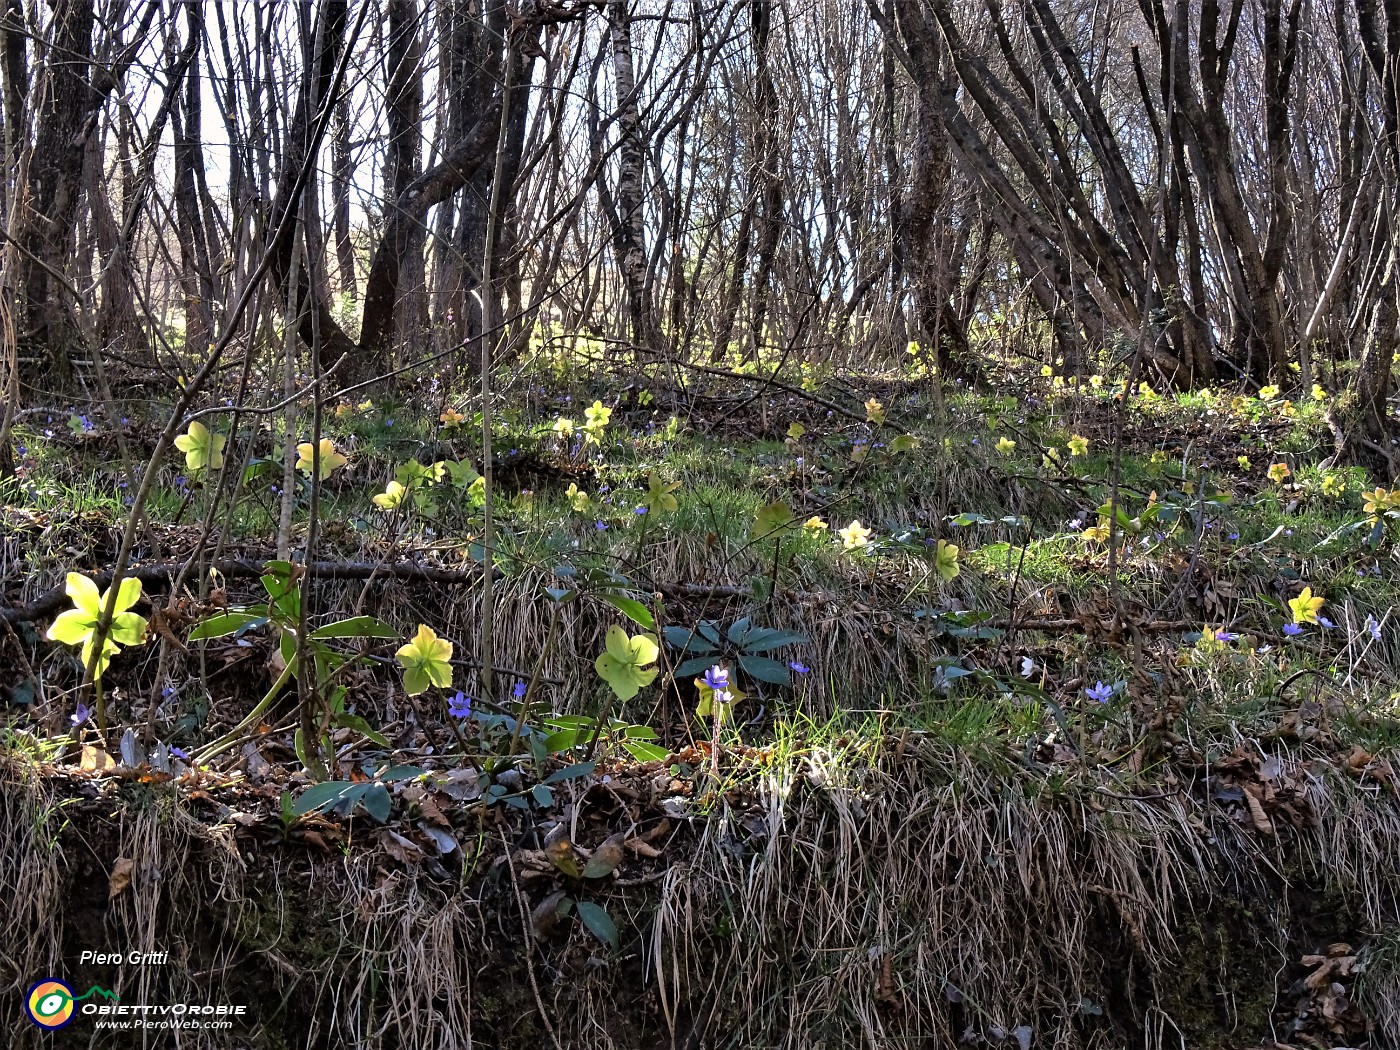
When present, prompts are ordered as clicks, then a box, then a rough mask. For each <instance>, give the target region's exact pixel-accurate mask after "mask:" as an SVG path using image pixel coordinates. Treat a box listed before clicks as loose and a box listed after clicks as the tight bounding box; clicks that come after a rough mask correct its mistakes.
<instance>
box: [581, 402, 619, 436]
mask: <svg viewBox="0 0 1400 1050" xmlns="http://www.w3.org/2000/svg"><path fill="white" fill-rule="evenodd" d="M612 412H613V410H612V409H610V408H608V407H607V406H606V405H604V404H603V402H601V401H595V402H593V404H591V405H589V406H588V407H587V408H585V409H584V410H583V418H584V424H583V425H584V429H585V430H602V429H603V428H604V427H605V426H607V425H608V423H609V422H611V421H612Z"/></svg>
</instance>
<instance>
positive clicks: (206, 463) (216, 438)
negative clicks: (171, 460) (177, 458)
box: [175, 419, 228, 472]
mask: <svg viewBox="0 0 1400 1050" xmlns="http://www.w3.org/2000/svg"><path fill="white" fill-rule="evenodd" d="M227 440H228V439H227V438H225V437H224V436H223V435H222V434H211V433H209V430H208V428H206V427H205V425H204V424H203V423H201V422H200V421H199V420H197V419H196V420H195V421H194V422H192V423H191V424H190V426H189V429H188V430H187V431H185V433H183V434H181V435H180V436H179V437H177V438H176V439H175V447H176V448H178V449H179V450H180V451H181V452H183V453H184V454H185V468H186V469H187V470H190V471H192V472H193V471H203V470H218V469H219V468H220V467H222V466H223V465H224V443H225V442H226V441H227Z"/></svg>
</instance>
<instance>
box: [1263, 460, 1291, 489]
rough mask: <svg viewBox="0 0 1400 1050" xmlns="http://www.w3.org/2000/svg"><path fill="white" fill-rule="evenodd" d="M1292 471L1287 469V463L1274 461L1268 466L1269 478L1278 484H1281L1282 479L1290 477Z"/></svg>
mask: <svg viewBox="0 0 1400 1050" xmlns="http://www.w3.org/2000/svg"><path fill="white" fill-rule="evenodd" d="M1292 476H1293V471H1291V470H1289V469H1288V464H1287V463H1275V464H1273V466H1271V467H1269V480H1270V481H1273V482H1276V483H1278V484H1280V485H1281V484H1283V479H1284V478H1288V477H1292Z"/></svg>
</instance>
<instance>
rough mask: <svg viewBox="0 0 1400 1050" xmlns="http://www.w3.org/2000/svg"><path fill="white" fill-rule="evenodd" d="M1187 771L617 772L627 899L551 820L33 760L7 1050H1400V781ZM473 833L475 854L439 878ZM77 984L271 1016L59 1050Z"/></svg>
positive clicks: (146, 1000) (1008, 767) (12, 898)
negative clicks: (556, 1049) (327, 817)
mask: <svg viewBox="0 0 1400 1050" xmlns="http://www.w3.org/2000/svg"><path fill="white" fill-rule="evenodd" d="M871 754H878V757H877V758H876V759H875V760H873V761H872V760H871V759H870V757H869V755H871ZM1163 768H1164V769H1175V770H1176V772H1167V773H1165V774H1164V776H1163V779H1162V785H1161V789H1160V790H1159V791H1156V792H1153V793H1151V794H1150V795H1148V794H1143V795H1139V796H1134V795H1132V794H1129V793H1127V792H1126V791H1124V790H1123V789H1122V788H1121V787H1118V786H1115V785H1116V782H1115V781H1113V780H1112V779H1111V777H1110V776H1108V775H1106V774H1104V773H1102V772H1095V771H1092V770H1085V769H1081V768H1080V767H1079V766H1078V765H1076V764H1073V763H1056V762H1055V761H1054V759H1053V756H1036V755H1026V756H1010V755H1001V756H991V755H987V754H983V755H981V756H980V757H979V759H978V760H976V761H974V760H973V758H972V757H970V756H969V754H967V753H966V752H962V751H958V750H955V749H952V748H949V747H948V746H947V745H944V744H941V743H939V742H937V741H934V740H932V739H927V740H926V739H922V738H910V737H906V738H904V739H903V740H900V741H886V742H884V743H883V745H881V746H879V747H878V748H876V747H874V746H873V745H872V746H870V747H868V748H867V749H866V755H865V758H864V760H862V757H861V755H859V754H855V753H854V752H851V753H847V754H846V755H845V756H844V757H842V758H840V759H839V760H838V759H837V758H834V757H832V756H831V755H829V754H825V753H820V752H809V753H807V754H806V755H805V756H804V757H803V758H801V759H798V760H793V761H791V762H789V763H786V764H784V765H783V766H782V767H781V768H771V769H768V768H764V767H762V766H761V765H758V764H755V766H754V768H753V769H751V770H750V772H749V773H747V774H745V775H744V777H743V778H741V779H740V780H737V781H736V782H735V783H736V785H737V786H733V787H732V788H731V790H729V791H728V793H727V794H726V795H725V796H724V797H723V798H722V799H720V800H711V801H710V802H709V803H708V804H707V803H706V800H704V799H695V798H687V797H686V794H687V790H686V788H685V786H682V785H678V784H677V783H676V782H674V781H672V780H671V779H670V777H669V776H668V775H666V774H665V773H662V772H660V771H659V770H657V769H655V768H650V769H648V768H645V767H635V768H632V769H629V770H616V771H613V772H612V773H611V774H610V780H609V782H608V783H606V784H603V783H594V784H592V785H591V786H587V787H586V789H585V786H584V785H582V784H578V785H575V790H574V791H573V792H572V797H570V798H567V799H565V798H563V797H562V796H561V799H560V802H559V805H558V806H557V807H556V809H555V810H554V811H553V812H552V813H551V814H550V815H551V816H552V817H553V818H555V819H559V818H560V817H561V813H562V816H563V819H564V820H565V821H566V822H567V823H568V825H569V826H570V827H571V828H572V829H573V836H574V839H575V840H576V841H577V843H578V844H579V845H580V846H581V847H587V848H593V849H595V850H597V849H598V847H599V846H600V844H601V843H603V842H604V841H605V840H606V839H607V838H608V836H609V835H611V834H613V833H615V832H622V833H624V834H623V835H622V836H621V839H620V840H617V841H620V842H622V843H623V847H622V848H623V853H622V858H623V859H622V863H621V865H620V866H619V867H617V869H616V870H615V871H614V872H612V873H610V874H609V875H607V876H606V877H604V878H599V879H570V878H567V877H565V876H564V875H562V874H560V872H559V871H558V870H557V868H556V867H555V866H554V865H552V864H551V863H550V860H549V857H548V856H547V853H546V851H545V850H544V849H543V847H544V841H543V835H544V833H545V831H547V829H548V824H547V823H545V824H539V825H537V824H536V823H535V821H536V820H537V819H539V815H538V814H528V813H525V812H522V811H518V810H500V809H499V808H497V809H493V810H485V811H484V810H482V809H481V808H480V807H479V806H478V805H477V804H476V803H474V802H467V803H463V802H459V801H455V800H453V799H451V798H450V797H448V796H445V795H442V796H439V797H433V796H431V795H429V796H428V797H427V798H426V801H425V798H424V797H422V796H417V797H412V796H411V795H410V797H404V796H402V795H401V796H400V797H399V799H398V800H397V801H396V805H395V810H394V815H393V816H392V817H391V819H390V823H389V826H388V828H380V827H379V826H377V825H374V824H373V823H372V822H370V821H368V820H365V819H358V820H356V821H354V822H353V824H352V825H351V826H349V827H346V826H344V825H340V824H336V823H333V822H325V823H322V824H319V825H315V824H313V825H310V826H303V827H298V828H294V829H291V830H290V831H288V830H287V829H286V828H285V827H284V826H283V824H282V822H281V821H280V819H279V817H278V800H277V799H276V798H269V797H265V796H260V795H259V794H257V793H256V792H252V791H250V790H249V789H248V788H247V786H246V785H244V786H242V787H240V786H238V785H228V786H222V787H220V786H214V785H210V784H205V785H202V786H199V785H193V784H189V783H183V782H182V783H173V784H151V783H142V782H140V780H139V779H138V778H134V777H127V778H120V777H107V778H103V779H96V778H82V777H78V776H73V775H67V774H64V773H61V772H60V771H55V770H54V769H53V768H52V767H50V768H48V769H47V770H42V769H40V768H39V767H35V766H33V765H32V764H28V763H27V762H26V761H25V760H21V759H14V760H12V761H7V762H6V764H5V765H4V766H3V779H0V792H3V795H0V850H3V853H0V894H3V899H4V900H5V901H6V902H7V903H6V908H5V909H4V912H3V914H2V915H0V933H3V938H0V944H3V946H4V948H3V951H0V1003H3V1005H0V1041H3V1042H4V1043H5V1044H6V1045H8V1046H14V1047H32V1046H61V1047H67V1046H93V1047H140V1046H166V1045H170V1046H174V1045H179V1046H180V1047H183V1048H205V1047H209V1048H213V1047H218V1048H229V1047H254V1048H260V1050H261V1048H282V1047H298V1048H299V1047H366V1048H399V1047H403V1048H415V1050H417V1048H422V1050H428V1048H460V1047H471V1046H480V1047H491V1048H495V1047H500V1048H506V1047H522V1048H523V1047H529V1048H535V1047H541V1046H544V1047H548V1046H551V1045H558V1046H561V1047H568V1048H571V1050H572V1048H579V1050H587V1048H595V1047H596V1048H605V1047H618V1048H637V1050H641V1048H650V1047H661V1046H673V1045H674V1046H676V1047H687V1048H692V1050H699V1048H701V1047H791V1048H799V1047H801V1048H818V1047H821V1048H829V1050H835V1048H838V1047H839V1048H847V1047H872V1048H873V1047H944V1046H955V1045H958V1044H960V1043H964V1042H965V1043H968V1044H973V1045H984V1046H1006V1047H1024V1046H1035V1047H1052V1046H1053V1047H1093V1048H1109V1047H1127V1046H1133V1047H1141V1046H1147V1047H1169V1046H1170V1047H1180V1046H1183V1045H1185V1046H1189V1047H1193V1048H1198V1047H1255V1046H1260V1045H1265V1046H1269V1045H1273V1043H1274V1042H1275V1041H1276V1042H1278V1043H1281V1044H1284V1045H1293V1046H1299V1047H1304V1046H1306V1047H1316V1046H1326V1047H1335V1046H1376V1047H1396V1046H1400V1007H1397V1005H1396V1003H1397V1002H1400V980H1397V977H1396V973H1397V971H1398V970H1400V967H1397V964H1396V961H1397V950H1396V949H1397V945H1400V926H1397V917H1398V914H1400V913H1397V900H1400V894H1397V887H1400V855H1398V854H1400V806H1397V804H1396V801H1395V798H1394V794H1393V792H1392V791H1391V790H1390V788H1389V786H1388V777H1389V771H1388V768H1381V767H1377V768H1376V769H1372V770H1369V771H1350V772H1348V771H1345V770H1341V771H1339V770H1338V769H1337V768H1335V767H1334V766H1333V765H1331V764H1329V763H1326V762H1324V761H1322V760H1321V759H1320V758H1318V757H1316V756H1314V757H1312V758H1308V757H1302V756H1298V755H1290V756H1284V757H1281V758H1277V759H1267V760H1265V759H1262V758H1261V756H1259V755H1257V754H1256V753H1252V752H1250V751H1249V750H1247V749H1245V748H1243V747H1242V748H1241V749H1240V750H1239V751H1238V752H1236V753H1235V754H1233V755H1231V756H1225V757H1223V758H1217V760H1216V761H1213V762H1212V763H1211V764H1210V765H1209V766H1200V767H1199V768H1195V767H1194V766H1193V763H1192V762H1191V761H1186V760H1183V758H1182V756H1180V755H1178V756H1176V759H1175V760H1174V761H1168V762H1166V763H1164V766H1163ZM41 773H43V775H40V774H41ZM434 810H436V811H437V812H436V815H434V813H433V811H434ZM702 812H704V813H706V815H703V816H702V815H701V814H702ZM439 818H440V819H439ZM429 827H432V828H434V829H435V831H436V832H438V833H439V834H437V835H430V834H429V833H428V831H427V830H426V829H427V828H429ZM443 834H446V835H447V836H450V838H451V839H452V840H453V841H455V842H456V843H457V845H456V846H455V847H453V848H451V849H449V850H448V852H446V853H442V852H441V851H440V850H434V849H432V848H430V845H431V843H432V842H439V843H441V842H442V841H443V838H442V835H443ZM449 845H450V843H449ZM561 890H562V891H564V893H565V894H566V895H567V896H568V897H570V898H571V899H576V900H578V901H580V902H584V903H592V904H597V905H600V906H602V907H604V908H606V910H607V912H608V913H609V915H610V916H611V918H612V919H613V920H614V921H615V923H616V925H617V928H618V930H619V945H618V947H617V948H616V949H612V948H608V947H606V946H604V945H603V944H602V943H601V942H600V941H599V940H598V939H597V938H595V937H594V936H593V935H592V934H591V933H590V932H589V931H588V930H587V929H586V928H585V927H584V925H583V924H582V923H580V922H579V921H578V920H577V919H576V918H575V917H574V915H573V914H568V915H561V914H560V912H559V910H558V909H557V908H556V907H555V906H554V904H552V903H549V901H550V897H551V895H552V894H554V893H556V892H558V891H561ZM109 897H110V899H109ZM85 951H86V952H92V953H101V954H108V953H122V954H123V956H125V955H126V953H129V952H133V951H135V952H139V953H145V954H147V955H148V957H149V958H148V961H147V962H145V964H141V963H137V964H135V965H130V964H128V963H127V962H126V961H125V959H123V961H122V963H121V964H118V965H113V964H112V963H111V962H110V961H103V962H100V963H99V962H96V961H92V960H91V957H89V961H82V960H83V956H82V953H83V952H85ZM163 953H168V956H165V955H163ZM46 977H53V978H56V979H58V980H60V981H64V982H66V983H68V984H69V985H70V986H71V987H72V988H73V991H74V994H76V995H82V994H84V993H87V992H88V991H89V989H90V988H92V987H93V986H97V987H99V988H102V989H105V990H109V991H111V992H113V993H115V995H116V996H117V997H118V1004H119V1005H122V1006H125V1007H128V1008H131V1007H136V1006H144V1007H147V1008H153V1007H159V1006H162V1005H171V1004H177V1003H182V1004H195V1005H198V1006H205V1005H209V1006H213V1007H215V1008H217V1007H218V1006H220V1005H224V1006H239V1005H241V1006H244V1007H246V1011H245V1013H244V1014H243V1015H242V1016H241V1017H238V1018H237V1019H236V1020H235V1021H234V1024H233V1027H232V1028H231V1029H218V1030H212V1029H203V1030H198V1029H185V1030H181V1031H180V1033H179V1039H178V1043H177V1042H176V1040H175V1037H174V1036H172V1034H171V1033H170V1032H169V1031H164V1030H159V1029H146V1030H144V1031H140V1030H132V1031H127V1032H113V1031H109V1030H102V1031H98V1030H97V1029H96V1027H95V1026H96V1024H97V1023H98V1021H97V1019H96V1018H97V1017H98V1016H100V1015H95V1014H93V1013H91V1012H88V1013H84V1010H85V1009H87V1008H88V1007H90V1006H97V1008H98V1009H101V1008H102V1007H103V1006H108V1007H109V1008H110V1006H111V1000H110V999H109V998H108V997H106V996H105V995H103V994H101V993H97V994H95V995H92V996H90V997H89V998H87V999H84V1000H82V1001H80V1002H78V1003H77V1004H75V1010H76V1017H75V1020H74V1022H73V1023H72V1024H71V1025H70V1026H69V1027H67V1028H65V1029H63V1030H62V1031H60V1032H58V1033H56V1034H52V1035H50V1034H41V1033H40V1031H39V1030H38V1029H37V1028H35V1027H33V1026H32V1025H31V1024H30V1023H29V1022H28V1021H27V1020H26V1019H25V1016H24V1011H23V1004H24V993H25V991H26V989H28V988H29V986H30V985H31V984H33V983H34V982H36V981H39V980H40V979H42V978H46ZM128 1016H143V1017H145V1018H146V1019H147V1020H152V1021H154V1020H160V1019H162V1018H165V1017H168V1016H169V1015H168V1014H162V1013H161V1012H159V1011H158V1010H155V1009H147V1010H146V1011H144V1012H143V1013H142V1014H139V1015H128ZM186 1016H187V1018H188V1016H189V1015H186Z"/></svg>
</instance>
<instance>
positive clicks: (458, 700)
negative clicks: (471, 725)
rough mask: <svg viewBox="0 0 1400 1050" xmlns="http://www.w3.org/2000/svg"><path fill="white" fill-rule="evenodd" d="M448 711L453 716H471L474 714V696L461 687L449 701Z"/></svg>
mask: <svg viewBox="0 0 1400 1050" xmlns="http://www.w3.org/2000/svg"><path fill="white" fill-rule="evenodd" d="M447 713H448V714H449V715H451V716H452V717H453V718H470V717H471V716H472V698H471V697H469V696H468V695H467V694H466V693H464V692H462V691H461V690H460V689H459V690H457V695H456V696H454V697H453V698H452V699H451V700H449V701H447Z"/></svg>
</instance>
